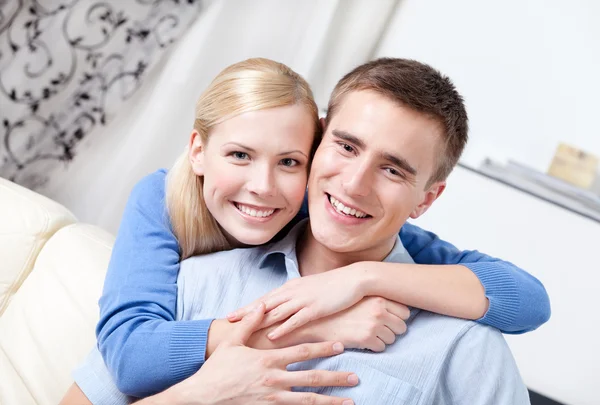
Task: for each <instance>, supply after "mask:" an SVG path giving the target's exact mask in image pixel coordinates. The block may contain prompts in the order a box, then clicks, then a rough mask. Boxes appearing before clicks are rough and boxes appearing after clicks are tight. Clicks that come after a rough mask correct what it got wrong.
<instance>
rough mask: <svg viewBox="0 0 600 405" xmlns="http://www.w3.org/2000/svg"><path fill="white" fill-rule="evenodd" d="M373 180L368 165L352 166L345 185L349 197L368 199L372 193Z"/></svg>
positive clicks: (347, 173) (348, 171)
mask: <svg viewBox="0 0 600 405" xmlns="http://www.w3.org/2000/svg"><path fill="white" fill-rule="evenodd" d="M372 182H373V178H372V175H371V169H370V168H369V165H368V164H367V163H363V164H354V165H351V166H350V167H349V168H348V170H347V172H346V176H345V181H344V183H343V187H344V191H345V192H346V194H348V196H357V197H366V196H367V195H369V193H370V192H371V187H372Z"/></svg>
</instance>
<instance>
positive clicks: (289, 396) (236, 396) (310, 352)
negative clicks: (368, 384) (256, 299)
mask: <svg viewBox="0 0 600 405" xmlns="http://www.w3.org/2000/svg"><path fill="white" fill-rule="evenodd" d="M264 310H265V308H264V306H263V305H258V306H257V309H256V310H255V311H253V312H250V313H249V314H248V316H246V317H244V319H243V320H242V321H241V322H240V323H239V324H238V325H236V326H237V327H236V329H235V330H234V331H233V332H232V333H231V334H230V336H229V338H228V339H227V340H226V341H224V342H222V343H221V344H220V345H219V346H218V347H217V349H216V350H215V352H214V353H213V355H212V356H211V357H210V358H209V359H208V360H207V361H206V363H204V365H203V366H202V368H200V370H199V371H198V372H197V373H196V374H194V375H193V376H191V377H189V378H188V379H187V380H184V381H182V382H180V383H179V384H176V385H174V386H173V387H171V388H169V389H168V390H166V391H164V392H162V393H160V394H157V395H155V396H153V397H149V398H146V399H144V400H142V401H141V402H139V403H138V404H140V405H142V404H144V405H163V404H169V405H175V404H177V405H238V404H240V405H242V404H257V405H258V404H265V405H267V404H287V405H292V404H298V405H299V404H315V405H319V404H320V405H325V404H327V405H332V404H333V405H347V404H348V405H352V404H353V401H352V400H350V399H349V398H339V397H332V396H327V395H320V394H316V393H314V392H292V391H291V388H292V387H327V386H334V387H351V386H354V385H356V384H357V383H358V377H357V376H356V374H354V373H351V372H343V371H328V370H307V371H287V369H286V368H287V366H288V365H289V364H292V363H296V362H299V361H305V360H310V359H316V358H320V357H328V356H333V355H336V354H339V353H341V352H342V351H343V350H344V347H343V345H342V344H341V343H340V342H337V343H335V342H331V341H330V342H320V343H307V344H303V345H298V346H292V347H288V348H284V349H274V350H257V349H251V348H249V347H247V346H245V344H246V342H247V340H248V339H249V337H250V336H251V335H252V333H253V332H255V331H256V329H257V328H258V327H259V325H260V323H261V321H262V318H263V317H262V315H263V313H264Z"/></svg>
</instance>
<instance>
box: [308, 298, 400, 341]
mask: <svg viewBox="0 0 600 405" xmlns="http://www.w3.org/2000/svg"><path fill="white" fill-rule="evenodd" d="M409 316H410V310H409V309H408V307H406V306H405V305H402V304H399V303H397V302H394V301H390V300H387V299H385V298H381V297H367V298H363V299H362V300H361V301H360V302H358V303H357V304H355V305H353V306H352V307H350V308H348V309H346V310H344V311H342V312H339V313H336V314H333V315H330V316H328V317H325V318H322V319H319V320H316V321H313V322H311V323H309V324H308V325H306V326H304V327H303V328H302V329H300V331H301V332H302V333H303V334H305V335H306V336H310V337H311V340H312V341H323V340H335V341H338V342H342V343H343V344H344V347H346V348H348V349H369V350H372V351H374V352H382V351H383V350H385V347H386V345H390V344H392V343H394V342H395V341H396V335H402V334H403V333H405V332H406V322H405V321H406V320H407V319H408V317H409Z"/></svg>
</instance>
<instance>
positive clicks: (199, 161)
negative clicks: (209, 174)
mask: <svg viewBox="0 0 600 405" xmlns="http://www.w3.org/2000/svg"><path fill="white" fill-rule="evenodd" d="M188 157H189V159H190V164H191V165H192V170H193V171H194V173H195V174H196V176H204V145H203V144H202V138H201V137H200V134H199V133H198V131H196V130H195V129H194V130H193V131H192V135H191V136H190V143H189V145H188Z"/></svg>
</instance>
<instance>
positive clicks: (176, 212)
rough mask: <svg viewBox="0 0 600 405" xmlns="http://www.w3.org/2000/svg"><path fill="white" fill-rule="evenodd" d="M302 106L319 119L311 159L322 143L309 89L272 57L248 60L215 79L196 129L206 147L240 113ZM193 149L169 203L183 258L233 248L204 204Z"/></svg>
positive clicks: (180, 165)
mask: <svg viewBox="0 0 600 405" xmlns="http://www.w3.org/2000/svg"><path fill="white" fill-rule="evenodd" d="M295 104H300V105H303V106H305V107H306V108H307V109H308V111H309V112H310V114H311V116H312V118H313V120H314V123H313V125H314V128H315V137H314V140H313V147H312V150H311V156H312V154H313V153H314V151H315V149H316V147H317V146H318V144H319V142H320V140H321V125H320V123H319V115H318V109H317V105H316V104H315V101H314V98H313V94H312V91H311V89H310V86H309V85H308V83H307V82H306V80H304V79H303V78H302V76H300V75H299V74H297V73H296V72H294V71H293V70H292V69H290V68H289V67H287V66H286V65H284V64H282V63H278V62H274V61H272V60H269V59H263V58H255V59H248V60H245V61H243V62H239V63H236V64H233V65H231V66H229V67H227V68H226V69H225V70H223V71H222V72H221V73H219V75H218V76H217V77H216V78H215V79H214V80H213V81H212V83H211V84H210V85H209V86H208V88H207V89H206V90H205V91H204V93H203V94H202V96H200V99H199V100H198V102H197V104H196V115H195V121H194V129H195V130H196V131H198V133H199V134H200V138H201V140H202V145H203V146H204V147H206V145H207V142H208V139H209V137H210V130H211V128H213V127H214V126H215V125H217V124H219V123H221V122H223V121H226V120H228V119H230V118H232V117H234V116H236V115H239V114H243V113H246V112H249V111H257V110H264V109H267V108H275V107H284V106H289V105H295ZM188 152H189V147H186V150H185V152H184V153H183V154H181V156H180V157H179V158H178V159H177V161H176V162H175V164H174V165H173V167H172V168H171V170H170V171H169V174H168V176H167V185H166V203H167V210H168V213H169V219H170V221H171V227H172V230H173V233H174V234H175V237H176V238H177V240H178V242H179V246H180V253H181V259H182V260H183V259H186V258H188V257H190V256H194V255H199V254H206V253H210V252H216V251H220V250H227V249H231V245H230V244H229V242H228V241H227V238H226V237H225V235H224V234H223V231H222V230H221V227H220V226H219V224H218V223H217V221H216V220H215V218H214V217H213V216H212V214H211V213H210V211H209V210H208V208H207V207H206V203H205V201H204V194H203V183H204V179H203V177H202V176H198V175H196V174H195V173H194V171H193V170H192V165H191V163H190V161H189V153H188Z"/></svg>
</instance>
